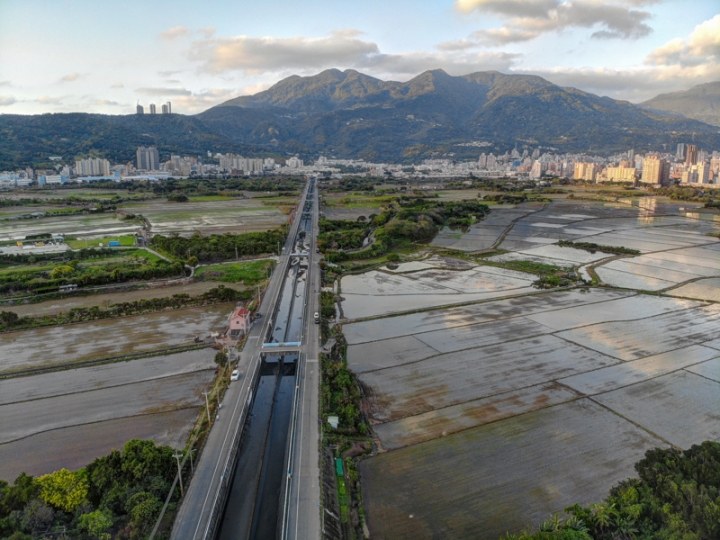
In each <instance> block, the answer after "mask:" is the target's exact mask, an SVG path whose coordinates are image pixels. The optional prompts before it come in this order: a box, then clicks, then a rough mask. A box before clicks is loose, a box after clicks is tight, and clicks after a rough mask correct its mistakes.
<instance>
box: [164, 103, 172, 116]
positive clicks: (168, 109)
mask: <svg viewBox="0 0 720 540" xmlns="http://www.w3.org/2000/svg"><path fill="white" fill-rule="evenodd" d="M162 113H163V114H171V113H172V105H170V102H169V101H168V102H167V103H163V106H162Z"/></svg>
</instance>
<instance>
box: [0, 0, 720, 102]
mask: <svg viewBox="0 0 720 540" xmlns="http://www.w3.org/2000/svg"><path fill="white" fill-rule="evenodd" d="M719 12H720V7H719V4H718V2H717V0H693V1H692V2H689V1H681V0H507V1H505V0H361V1H360V0H359V1H355V2H351V1H346V0H333V1H330V0H305V1H303V2H298V1H297V0H293V1H289V0H265V1H264V2H250V1H242V0H235V1H227V0H205V1H203V2H199V1H197V0H195V1H192V2H191V1H185V0H175V1H166V0H157V1H153V0H145V1H136V0H124V1H123V2H108V1H107V0H93V1H87V0H65V1H63V2H57V1H52V0H44V1H41V0H21V1H20V0H0V113H8V114H10V113H16V114H17V113H20V114H37V113H45V112H68V111H85V112H99V113H106V114H127V113H131V112H133V110H134V106H135V103H136V102H137V101H138V100H140V102H141V103H142V104H144V105H148V104H149V103H156V104H158V105H159V104H161V103H163V102H165V101H172V103H173V111H174V112H180V113H186V114H191V113H197V112H201V111H202V110H205V109H207V108H209V107H211V106H212V105H215V104H217V103H221V102H223V101H225V100H227V99H230V98H232V97H235V96H238V95H242V94H248V93H255V92H257V91H260V90H263V89H265V88H268V87H269V86H270V85H272V84H274V83H275V82H277V81H278V80H280V79H282V78H284V77H287V76H289V75H292V74H299V75H312V74H314V73H317V72H319V71H321V70H323V69H326V68H329V67H336V68H340V69H347V68H352V69H357V70H358V71H362V72H363V73H367V74H369V75H372V76H375V77H379V78H382V79H393V80H400V81H405V80H409V79H411V78H412V77H413V76H415V75H418V74H419V73H421V72H423V71H425V70H427V69H435V68H442V69H445V70H446V71H447V72H448V73H450V74H453V75H461V74H466V73H471V72H474V71H483V70H491V69H494V70H498V71H501V72H503V73H518V74H535V75H540V76H542V77H545V78H547V79H548V80H550V81H552V82H554V83H556V84H560V85H563V86H573V87H576V88H580V89H582V90H586V91H589V92H593V93H597V94H600V95H608V96H610V97H613V98H617V99H627V100H629V101H633V102H638V101H642V100H645V99H648V98H650V97H652V96H654V95H656V94H658V93H661V92H668V91H675V90H683V89H686V88H689V87H691V86H693V85H695V84H700V83H704V82H710V81H716V80H720V14H719Z"/></svg>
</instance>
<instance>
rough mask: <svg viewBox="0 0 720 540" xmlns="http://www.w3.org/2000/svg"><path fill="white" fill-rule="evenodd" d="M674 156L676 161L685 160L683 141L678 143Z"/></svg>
mask: <svg viewBox="0 0 720 540" xmlns="http://www.w3.org/2000/svg"><path fill="white" fill-rule="evenodd" d="M675 158H676V159H677V160H678V161H685V143H678V145H677V153H676V154H675Z"/></svg>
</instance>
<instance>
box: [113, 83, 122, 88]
mask: <svg viewBox="0 0 720 540" xmlns="http://www.w3.org/2000/svg"><path fill="white" fill-rule="evenodd" d="M110 88H125V85H124V84H123V83H115V84H113V85H112V86H111V87H110Z"/></svg>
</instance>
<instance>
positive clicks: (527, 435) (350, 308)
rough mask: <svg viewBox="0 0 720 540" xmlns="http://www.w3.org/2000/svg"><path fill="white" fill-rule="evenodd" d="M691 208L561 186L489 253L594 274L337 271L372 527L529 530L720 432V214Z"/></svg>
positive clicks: (419, 532) (406, 533) (491, 534)
mask: <svg viewBox="0 0 720 540" xmlns="http://www.w3.org/2000/svg"><path fill="white" fill-rule="evenodd" d="M682 206H683V205H678V204H674V203H668V204H662V203H658V204H652V205H650V204H648V203H647V202H645V201H633V202H632V203H631V204H622V203H620V204H617V203H612V204H610V203H598V202H587V201H572V200H557V201H554V202H553V203H551V204H549V205H547V206H546V207H545V208H542V209H533V211H532V212H527V213H526V214H525V215H523V214H522V212H520V211H517V210H518V209H520V210H522V209H523V205H520V206H518V207H516V208H515V209H514V211H513V212H512V214H507V215H506V216H505V217H504V218H503V217H500V216H498V217H497V218H496V220H497V221H496V222H497V223H500V224H502V223H505V224H506V225H505V229H504V230H503V232H502V233H500V235H504V236H503V237H502V239H501V240H502V242H501V244H500V248H501V249H503V250H504V251H505V252H504V253H502V254H501V255H496V256H493V257H491V258H490V260H491V261H492V262H496V263H503V262H507V261H529V262H535V263H538V262H539V263H543V264H551V265H553V266H556V267H561V268H567V269H576V270H577V269H578V268H580V267H587V266H591V267H594V270H595V272H596V274H597V277H598V278H599V281H598V282H597V283H596V284H595V285H596V286H580V287H575V288H570V289H564V290H549V291H546V290H538V289H534V288H533V287H532V280H533V279H534V278H535V277H536V276H533V275H530V274H524V273H522V272H517V271H510V270H506V269H504V268H498V267H490V266H484V265H483V264H482V263H480V264H478V265H474V264H472V263H471V264H472V266H471V267H470V268H467V266H466V265H467V264H468V261H467V260H463V261H461V264H460V265H459V267H458V268H457V269H451V268H450V267H449V266H448V265H447V264H440V263H439V262H438V261H437V257H433V258H428V259H424V260H416V261H412V262H406V263H402V264H400V265H399V266H398V268H396V269H394V270H392V271H391V270H389V269H382V268H381V269H379V270H374V271H372V272H368V273H366V274H361V275H353V276H346V277H344V278H343V279H342V282H341V290H342V293H341V294H342V297H343V298H344V300H343V302H342V308H343V312H344V314H345V317H346V318H347V320H346V321H344V324H343V333H344V335H345V338H346V340H347V343H348V349H347V361H348V367H349V368H350V369H352V371H353V372H354V373H355V374H356V376H357V377H358V379H359V381H360V383H361V384H362V386H363V388H364V403H363V409H364V411H365V412H366V414H367V417H368V419H369V421H370V423H371V426H372V431H373V435H374V438H375V443H376V444H375V448H376V451H375V452H374V453H373V454H372V455H371V456H370V457H368V458H366V459H363V460H361V461H360V462H359V469H360V473H361V481H362V487H363V501H364V504H365V511H366V516H367V519H368V524H369V528H370V531H371V533H372V535H373V537H374V538H382V539H393V540H394V539H413V540H418V539H425V538H427V539H465V538H467V539H471V538H472V539H476V538H481V539H497V538H501V537H502V536H504V535H505V534H506V532H508V531H509V532H514V533H518V532H521V531H523V530H525V529H528V530H530V529H535V528H536V527H537V526H538V525H539V523H540V522H541V521H543V520H545V519H547V518H549V517H550V515H551V514H552V513H554V512H558V511H561V510H562V509H563V508H564V507H565V506H568V505H571V504H574V503H576V502H577V503H580V504H590V503H593V502H599V501H600V500H601V499H603V498H604V497H605V496H606V495H607V493H608V491H609V489H610V488H611V487H612V486H613V485H614V484H616V483H617V482H619V481H621V480H624V479H626V478H629V477H631V476H633V475H634V470H633V464H634V463H635V462H637V461H638V460H639V459H641V458H642V457H643V456H644V453H645V452H646V451H647V450H649V449H651V448H655V447H668V446H674V447H678V448H688V447H689V446H691V445H692V444H696V443H700V442H702V441H704V440H707V439H712V440H719V441H720V416H718V414H717V410H718V403H720V338H718V328H720V303H719V301H720V297H718V295H717V290H718V279H720V278H719V277H716V276H720V274H718V267H719V266H720V243H719V242H718V240H717V238H713V237H710V236H707V234H708V233H711V232H717V231H718V230H720V222H718V221H717V219H716V216H713V215H711V214H702V213H698V212H689V211H688V210H687V209H686V208H683V207H682ZM501 211H504V209H497V210H496V212H498V213H499V212H501ZM492 215H493V212H491V214H490V216H492ZM513 216H514V217H513ZM518 216H519V217H518ZM511 217H512V219H510V218H511ZM482 223H484V222H481V223H480V224H478V225H479V226H482ZM492 226H493V227H495V225H492ZM497 229H498V230H499V229H500V227H499V226H498V227H497ZM493 235H495V236H494V237H495V238H499V236H498V231H497V230H496V231H495V232H493V233H492V234H489V233H488V238H489V239H492V237H493ZM562 239H566V240H572V241H575V242H594V243H597V244H600V245H607V246H617V247H627V248H632V249H638V250H640V252H641V253H640V255H637V256H626V255H624V256H620V257H618V256H617V255H613V254H608V253H602V252H599V251H596V252H595V253H591V252H588V251H585V250H581V249H576V248H561V247H559V246H557V245H555V244H556V242H558V241H559V240H562ZM489 241H490V240H488V242H489ZM478 245H480V244H478ZM484 245H487V243H486V244H484ZM597 285H599V286H597Z"/></svg>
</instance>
